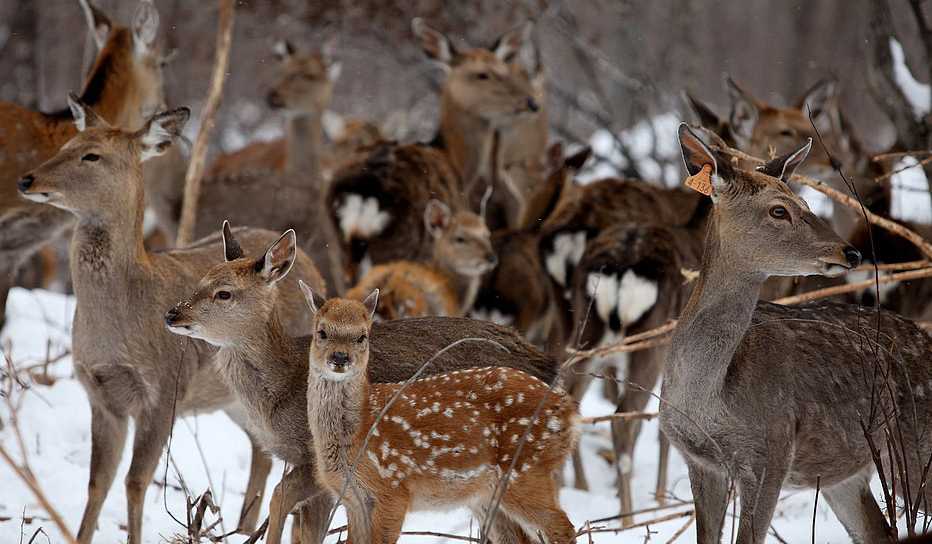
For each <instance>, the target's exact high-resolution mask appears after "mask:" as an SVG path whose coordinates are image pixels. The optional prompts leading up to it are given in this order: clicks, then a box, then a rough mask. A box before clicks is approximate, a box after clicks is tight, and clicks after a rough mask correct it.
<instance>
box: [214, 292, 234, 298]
mask: <svg viewBox="0 0 932 544" xmlns="http://www.w3.org/2000/svg"><path fill="white" fill-rule="evenodd" d="M214 298H215V299H217V300H230V299H231V298H233V293H231V292H229V291H217V292H216V293H214Z"/></svg>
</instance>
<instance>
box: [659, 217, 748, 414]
mask: <svg viewBox="0 0 932 544" xmlns="http://www.w3.org/2000/svg"><path fill="white" fill-rule="evenodd" d="M718 226H719V221H718V217H717V214H716V215H713V217H712V220H711V221H710V226H709V229H708V234H707V236H706V243H705V252H704V254H703V259H702V268H701V272H700V275H699V279H698V280H697V283H696V286H695V288H694V290H693V292H692V296H691V297H690V299H689V303H688V304H687V305H686V308H685V309H684V310H683V314H682V316H681V317H680V320H679V323H678V325H677V327H676V330H675V331H674V333H673V339H672V343H671V346H670V352H669V356H668V362H667V368H668V370H667V371H666V373H665V376H667V378H665V382H664V388H665V394H666V395H668V397H669V398H670V400H671V401H672V402H675V403H677V404H679V405H680V406H681V407H682V406H683V405H686V406H688V405H690V404H693V403H696V402H699V403H714V402H716V400H717V398H718V395H720V393H721V391H722V387H723V385H724V381H725V375H726V373H727V371H728V367H729V365H730V364H731V360H732V357H733V356H734V354H735V351H736V350H737V348H738V345H739V343H740V342H741V339H742V338H743V337H744V334H745V332H746V331H747V329H748V327H749V326H750V324H751V316H752V314H753V313H754V308H755V307H756V305H757V299H758V295H759V293H760V288H761V285H762V284H763V282H764V280H765V279H766V277H765V276H763V275H762V274H758V273H751V272H748V271H746V270H743V269H742V268H741V263H742V262H744V258H743V257H742V256H741V255H739V254H738V252H737V251H735V250H734V249H733V248H731V247H729V246H728V244H727V243H725V241H723V240H722V239H721V237H720V233H719V229H718Z"/></svg>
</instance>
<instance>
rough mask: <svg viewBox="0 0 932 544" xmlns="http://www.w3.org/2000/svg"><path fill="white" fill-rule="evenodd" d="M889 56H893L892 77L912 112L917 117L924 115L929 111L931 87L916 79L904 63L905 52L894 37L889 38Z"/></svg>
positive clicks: (931, 96)
mask: <svg viewBox="0 0 932 544" xmlns="http://www.w3.org/2000/svg"><path fill="white" fill-rule="evenodd" d="M890 56H891V57H893V78H894V79H895V80H896V84H897V85H899V87H900V89H901V90H902V91H903V94H904V95H905V96H906V100H908V101H909V104H910V105H911V106H912V107H913V113H914V114H915V116H916V117H917V118H919V117H924V116H925V115H928V113H929V104H930V100H932V89H930V88H929V86H928V85H926V84H925V83H921V82H919V81H916V78H914V77H913V74H912V72H910V71H909V66H907V65H906V54H905V53H903V46H902V45H900V42H898V41H897V40H896V38H890Z"/></svg>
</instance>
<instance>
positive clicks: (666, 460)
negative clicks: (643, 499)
mask: <svg viewBox="0 0 932 544" xmlns="http://www.w3.org/2000/svg"><path fill="white" fill-rule="evenodd" d="M657 441H658V442H660V447H659V448H658V449H659V451H658V453H657V486H656V487H655V491H654V494H655V495H656V497H657V504H658V505H660V506H664V505H665V504H667V480H668V479H667V468H668V467H669V465H670V439H668V438H667V435H665V434H664V433H663V431H662V430H659V429H658V430H657Z"/></svg>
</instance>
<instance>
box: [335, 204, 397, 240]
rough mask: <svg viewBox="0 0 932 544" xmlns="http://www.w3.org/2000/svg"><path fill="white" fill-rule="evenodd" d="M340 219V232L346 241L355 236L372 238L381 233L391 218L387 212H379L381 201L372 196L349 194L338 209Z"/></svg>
mask: <svg viewBox="0 0 932 544" xmlns="http://www.w3.org/2000/svg"><path fill="white" fill-rule="evenodd" d="M337 217H338V218H339V219H340V231H341V232H342V233H343V238H344V239H345V240H350V239H351V238H353V237H354V236H357V237H361V238H370V237H372V236H375V235H377V234H379V233H381V232H382V231H383V230H384V229H385V226H386V225H388V221H389V220H390V219H391V216H390V215H389V213H388V212H386V211H381V210H379V201H378V200H377V199H376V198H375V197H373V196H370V197H368V198H363V197H362V195H357V194H347V195H346V197H345V198H344V199H343V204H342V205H341V206H340V207H339V208H338V209H337Z"/></svg>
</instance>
